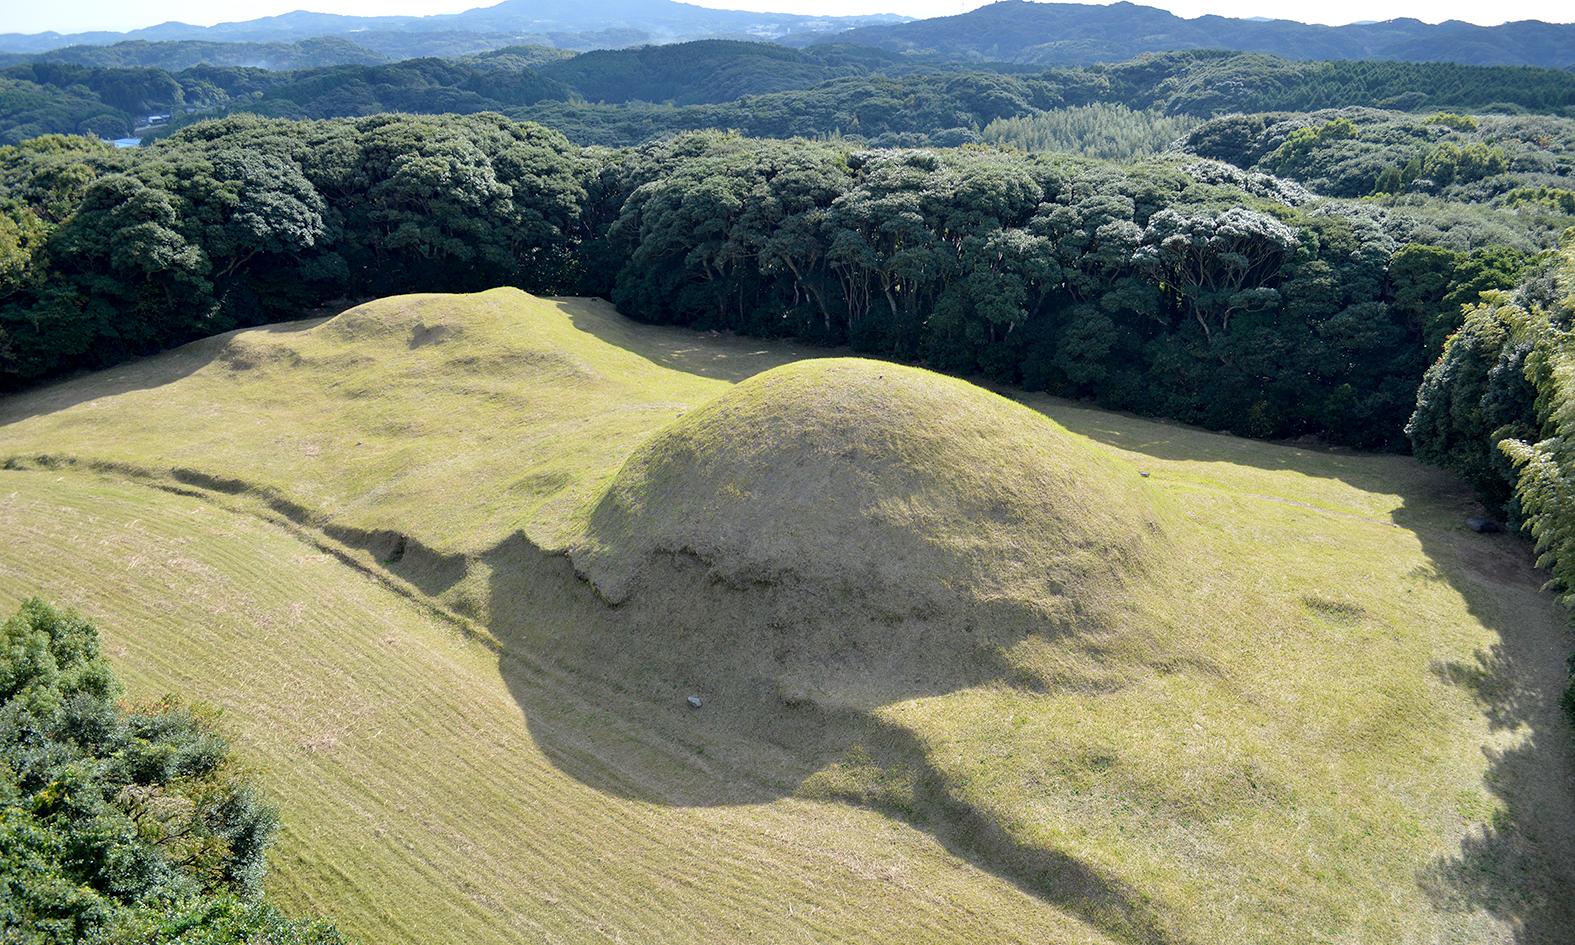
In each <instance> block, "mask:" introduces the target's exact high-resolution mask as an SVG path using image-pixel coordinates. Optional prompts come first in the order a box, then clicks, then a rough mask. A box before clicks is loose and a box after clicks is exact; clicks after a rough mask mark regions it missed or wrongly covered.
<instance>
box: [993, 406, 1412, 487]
mask: <svg viewBox="0 0 1575 945" xmlns="http://www.w3.org/2000/svg"><path fill="white" fill-rule="evenodd" d="M1002 393H1005V394H1006V395H1007V396H1009V397H1011V398H1012V399H1014V400H1016V401H1018V402H1019V403H1022V404H1024V405H1025V406H1028V407H1032V408H1033V409H1035V410H1038V411H1040V412H1041V413H1044V414H1047V415H1049V416H1050V417H1051V418H1052V419H1054V420H1055V421H1056V422H1057V423H1059V424H1061V425H1062V426H1064V427H1066V428H1067V429H1068V430H1071V431H1072V432H1073V433H1077V434H1079V435H1081V436H1086V437H1088V438H1089V439H1091V440H1094V441H1095V442H1097V443H1102V444H1104V445H1106V446H1111V447H1115V448H1116V449H1119V450H1124V451H1127V452H1131V453H1137V454H1140V455H1143V456H1147V457H1149V458H1151V459H1163V460H1182V461H1189V462H1205V463H1226V464H1229V465H1232V466H1244V467H1250V468H1253V469H1264V470H1270V471H1289V472H1298V473H1302V474H1305V475H1311V476H1318V477H1320V478H1327V479H1338V480H1340V481H1342V482H1345V483H1347V484H1349V485H1351V486H1353V487H1355V488H1357V489H1361V490H1364V491H1367V492H1378V493H1387V492H1394V491H1395V489H1396V483H1395V481H1394V478H1393V475H1392V473H1393V471H1392V470H1387V469H1383V468H1382V467H1381V464H1379V463H1375V462H1374V459H1375V458H1376V457H1377V456H1378V455H1381V454H1373V453H1361V452H1357V451H1355V450H1349V449H1345V448H1343V447H1338V446H1328V445H1325V444H1320V443H1316V442H1311V441H1309V442H1300V441H1296V442H1272V441H1271V442H1268V443H1267V444H1266V442H1265V441H1264V440H1253V439H1248V438H1246V437H1240V436H1236V435H1234V434H1231V433H1221V432H1215V431H1210V430H1203V429H1201V428H1199V427H1191V426H1187V425H1185V424H1182V423H1178V422H1176V421H1174V420H1164V419H1161V418H1158V417H1144V416H1139V415H1137V414H1129V413H1122V412H1120V411H1113V410H1108V409H1105V408H1102V407H1094V406H1091V405H1088V404H1083V403H1077V402H1074V401H1070V400H1064V399H1061V398H1057V397H1051V396H1050V395H1048V394H1035V393H1024V392H1022V391H1002ZM1266 445H1267V446H1271V447H1273V448H1272V449H1266V448H1265V446H1266ZM1387 458H1390V459H1393V460H1394V461H1396V462H1404V461H1405V459H1404V457H1401V456H1399V455H1394V456H1391V457H1387ZM1440 478H1442V477H1440Z"/></svg>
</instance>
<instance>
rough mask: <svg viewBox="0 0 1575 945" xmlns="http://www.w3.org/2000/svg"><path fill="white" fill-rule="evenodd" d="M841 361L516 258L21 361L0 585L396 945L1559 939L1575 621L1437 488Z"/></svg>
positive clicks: (1429, 475) (317, 888)
mask: <svg viewBox="0 0 1575 945" xmlns="http://www.w3.org/2000/svg"><path fill="white" fill-rule="evenodd" d="M805 356H806V352H803V351H798V350H794V349H791V348H789V347H787V346H783V345H777V344H769V343H763V342H745V341H740V340H735V339H728V338H717V337H709V336H704V335H697V334H692V333H686V332H679V331H670V330H663V329H655V328H649V327H642V326H637V325H633V324H631V323H628V322H626V321H623V320H622V319H620V318H618V316H617V315H616V314H614V313H612V312H611V310H610V309H609V308H608V307H607V306H606V305H605V304H603V303H595V302H580V301H566V302H548V301H543V300H533V299H530V298H528V297H526V296H523V295H521V294H519V293H516V292H512V291H496V292H491V293H484V294H481V295H477V296H466V297H415V298H406V299H393V300H387V301H384V302H379V303H374V304H372V305H369V306H363V307H361V308H358V309H355V310H352V311H351V312H348V313H346V314H344V315H341V316H339V317H337V318H335V319H331V320H328V321H325V322H314V323H299V324H296V325H290V326H280V327H277V328H274V329H269V330H262V331H252V332H245V333H241V334H238V335H232V336H225V337H221V338H216V339H210V340H208V341H204V342H201V343H198V344H196V345H192V346H188V347H187V348H183V349H180V350H179V351H175V352H172V353H170V354H167V355H164V356H160V357H158V358H154V359H150V360H148V361H144V362H140V363H137V364H132V365H126V366H123V367H121V368H117V369H115V370H113V371H109V372H104V373H101V374H97V375H92V376H88V377H84V378H80V379H77V380H74V381H70V382H67V383H64V384H60V385H56V386H54V387H51V388H47V389H44V390H41V391H37V392H33V393H31V394H28V395H25V396H21V397H14V398H11V399H9V400H8V401H7V402H6V403H5V404H4V405H0V422H3V423H4V424H5V426H4V427H3V428H0V459H6V460H9V466H10V467H11V468H9V469H7V470H6V471H4V472H0V487H3V488H0V521H3V523H4V525H5V527H6V529H7V534H8V542H7V543H6V544H5V546H4V547H3V548H0V595H3V596H4V597H5V598H7V599H8V600H9V599H13V598H20V597H22V596H26V595H28V594H32V593H42V594H44V595H46V596H51V597H54V598H56V599H58V600H60V601H62V602H65V603H70V604H73V605H75V606H78V607H80V608H81V609H82V610H84V611H85V612H86V613H87V614H88V615H90V616H91V617H93V618H95V619H97V620H99V621H100V622H101V624H102V625H103V626H104V627H105V629H106V632H107V634H108V637H109V644H110V646H111V653H112V658H113V660H114V662H115V664H116V666H117V668H118V669H119V670H120V672H122V673H123V674H124V675H125V676H126V678H127V679H128V681H129V682H130V683H131V684H132V685H133V687H134V688H135V689H137V690H138V691H140V692H142V693H158V692H163V691H166V690H178V691H181V692H184V693H187V694H189V695H191V696H194V697H199V698H205V699H208V700H210V701H213V702H216V703H218V704H219V705H221V706H224V707H226V708H228V709H229V710H230V715H229V716H228V719H229V724H230V725H231V726H232V727H233V729H234V730H235V732H236V734H237V736H238V738H237V741H238V747H239V751H240V753H241V754H242V756H243V757H249V758H251V759H254V760H255V762H256V763H257V764H258V765H259V767H260V768H261V769H262V777H263V779H264V781H265V783H266V786H267V787H268V789H269V790H270V794H271V795H272V796H274V797H278V798H280V800H281V802H282V804H281V806H282V807H283V811H282V812H283V815H284V822H285V824H286V832H285V835H284V837H283V838H282V840H281V844H280V847H279V851H278V856H277V857H276V861H275V872H274V874H273V877H272V879H271V885H272V887H273V889H274V891H275V892H276V893H277V894H278V895H279V896H281V897H282V900H283V901H284V902H285V903H286V904H288V905H289V906H290V907H292V908H302V909H312V910H317V911H322V912H324V913H326V914H327V915H329V916H331V917H332V918H334V919H335V920H336V921H338V922H339V924H340V925H341V926H343V927H345V928H347V929H348V930H351V931H354V932H359V933H361V934H363V935H364V936H366V937H367V939H368V940H370V941H378V942H384V941H412V942H415V941H436V940H460V939H463V940H465V941H470V942H493V941H497V942H503V941H519V940H522V939H533V940H534V939H540V940H563V941H599V940H614V941H617V940H623V941H651V942H659V941H673V940H679V939H686V938H693V939H697V940H758V941H797V940H803V939H805V938H809V939H813V940H827V939H844V940H865V941H880V940H888V941H920V940H934V941H960V940H992V941H993V940H1001V941H1058V942H1060V941H1069V942H1070V941H1089V942H1114V941H1174V942H1182V941H1188V942H1206V941H1226V942H1230V941H1243V942H1248V941H1254V942H1255V941H1271V940H1272V941H1309V942H1311V941H1331V940H1336V941H1351V942H1374V943H1377V942H1385V943H1387V942H1405V941H1414V942H1424V941H1463V942H1494V941H1511V940H1518V941H1528V942H1538V941H1545V942H1557V941H1562V940H1563V939H1561V936H1563V935H1565V934H1566V932H1567V929H1568V928H1570V927H1571V923H1575V905H1572V904H1571V902H1570V899H1569V897H1568V895H1567V891H1568V889H1569V888H1571V883H1575V864H1572V863H1571V856H1572V853H1571V851H1572V850H1575V836H1572V834H1575V805H1572V800H1571V787H1570V785H1571V783H1572V780H1571V760H1570V739H1571V735H1570V731H1569V727H1568V725H1567V723H1566V722H1565V721H1564V720H1563V719H1562V717H1561V716H1560V715H1559V714H1558V711H1557V707H1556V705H1555V699H1556V693H1557V687H1558V685H1559V683H1560V680H1559V679H1558V678H1557V677H1558V675H1559V673H1558V668H1559V660H1558V654H1560V653H1562V652H1564V651H1565V650H1566V649H1567V644H1566V637H1565V634H1566V631H1565V629H1564V618H1563V615H1562V614H1561V613H1560V612H1559V610H1558V609H1557V607H1556V606H1555V604H1554V603H1553V601H1552V600H1551V598H1549V597H1548V596H1546V595H1544V594H1542V593H1540V592H1539V591H1538V583H1539V581H1538V578H1537V576H1536V574H1535V573H1534V572H1533V571H1532V570H1531V568H1530V565H1529V552H1528V551H1527V549H1526V548H1525V547H1524V546H1523V545H1522V544H1520V543H1519V542H1517V541H1516V540H1515V539H1513V538H1510V537H1508V536H1478V535H1475V534H1472V533H1469V532H1467V531H1465V530H1464V529H1463V527H1462V526H1461V525H1460V524H1459V523H1460V520H1461V517H1462V515H1463V514H1464V512H1465V510H1466V509H1467V508H1468V502H1467V499H1466V497H1465V496H1464V495H1463V494H1462V493H1461V492H1460V491H1459V490H1458V489H1457V488H1456V487H1455V486H1454V485H1453V484H1452V483H1450V482H1449V481H1448V480H1447V479H1445V478H1443V477H1441V476H1439V475H1437V474H1435V473H1433V472H1431V471H1428V470H1425V469H1422V468H1421V467H1419V466H1417V465H1416V464H1414V463H1413V462H1411V461H1409V460H1406V459H1402V458H1398V457H1366V456H1352V455H1348V454H1337V453H1324V452H1318V451H1311V450H1303V449H1296V448H1292V447H1286V446H1278V445H1271V444H1263V443H1252V442H1246V441H1240V440H1235V439H1231V438H1227V437H1220V436H1215V435H1211V434H1206V433H1201V432H1198V431H1193V430H1188V429H1183V428H1179V427H1174V426H1168V425H1162V424H1155V423H1150V422H1146V421H1142V420H1136V419H1131V418H1126V417H1120V416H1116V415H1112V414H1107V413H1101V412H1098V411H1092V410H1087V409H1083V408H1080V407H1072V406H1068V405H1065V404H1060V403H1054V402H1050V401H1044V400H1039V399H1033V398H1029V399H1027V401H1026V404H1027V407H1032V408H1035V410H1038V411H1040V413H1036V412H1035V411H1034V410H1030V409H1026V408H1025V407H1024V406H1021V405H1018V404H1013V403H1011V402H1010V401H1008V400H1006V399H1004V398H1000V397H997V396H995V395H993V394H988V393H986V392H983V391H981V390H979V389H977V388H973V387H971V386H969V385H967V384H963V383H961V382H957V381H953V380H949V379H945V378H941V377H938V376H935V375H930V374H926V373H925V372H920V371H915V370H912V369H908V368H901V367H893V366H889V365H879V364H873V363H870V362H860V361H851V360H831V361H822V362H812V363H797V362H800V361H801V360H802V359H803V358H804V357H805ZM784 365H786V366H785V367H784ZM773 368H775V369H776V370H770V369H773ZM763 371H769V373H766V374H764V375H763V376H760V377H757V378H755V379H754V380H749V381H747V382H746V383H742V384H740V383H739V382H740V381H745V379H746V378H749V377H751V376H753V375H756V374H759V373H760V372H763ZM1046 416H1048V419H1046ZM1142 472H1147V473H1148V474H1149V475H1148V476H1147V477H1143V476H1141V475H1140V473H1142ZM577 571H578V572H579V573H578V574H577V573H576V572H577ZM581 575H583V576H581ZM0 603H4V602H3V601H0ZM6 606H9V604H6ZM689 693H699V694H701V695H703V696H704V697H705V699H706V706H705V708H704V709H703V710H701V711H698V712H695V711H691V710H688V709H687V708H685V707H684V706H683V702H682V700H683V697H684V696H685V695H687V694H689ZM849 802H852V803H849ZM1517 937H1518V938H1517Z"/></svg>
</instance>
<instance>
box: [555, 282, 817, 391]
mask: <svg viewBox="0 0 1575 945" xmlns="http://www.w3.org/2000/svg"><path fill="white" fill-rule="evenodd" d="M549 301H551V302H552V303H553V304H555V305H557V306H558V308H559V310H560V311H562V312H563V313H564V314H565V315H567V316H568V318H569V321H570V323H571V324H573V325H574V327H575V328H578V329H579V330H580V331H583V332H585V333H587V334H591V335H595V336H596V338H597V339H598V340H599V341H603V342H606V343H607V344H610V345H613V346H614V347H618V348H622V349H623V350H625V351H628V352H629V353H630V354H634V355H638V356H639V357H641V358H644V359H645V360H647V361H650V362H651V363H652V364H657V365H661V366H662V367H665V368H671V369H672V370H675V371H683V372H684V373H686V374H695V375H698V376H700V377H708V378H712V379H714V380H723V381H734V382H736V381H742V380H745V379H746V378H749V377H753V376H754V375H756V374H759V373H760V372H761V371H767V370H770V369H771V368H774V367H779V366H781V365H783V364H788V363H790V362H793V361H802V360H805V359H806V358H825V357H833V356H836V355H838V354H846V353H847V352H846V351H838V350H835V349H830V348H815V347H811V346H809V345H805V344H802V343H799V342H793V341H785V340H781V339H773V340H771V341H762V340H761V339H759V338H747V337H745V336H743V335H735V334H732V333H731V332H718V331H711V332H702V331H697V330H695V329H693V328H682V327H676V326H668V325H647V324H643V323H640V322H635V321H633V320H632V319H630V318H628V317H626V316H624V315H622V314H620V313H619V312H618V310H617V308H615V307H614V306H613V304H612V303H611V302H607V301H604V300H602V299H585V298H562V297H557V298H552V299H549Z"/></svg>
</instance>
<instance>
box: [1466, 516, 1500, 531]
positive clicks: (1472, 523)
mask: <svg viewBox="0 0 1575 945" xmlns="http://www.w3.org/2000/svg"><path fill="white" fill-rule="evenodd" d="M1466 527H1467V528H1469V529H1471V530H1472V531H1474V532H1476V533H1477V534H1479V535H1492V534H1494V533H1496V532H1501V531H1503V530H1504V526H1502V525H1500V524H1499V523H1497V522H1495V521H1493V520H1492V519H1490V518H1487V517H1486V516H1482V515H1473V516H1471V517H1470V518H1468V519H1466Z"/></svg>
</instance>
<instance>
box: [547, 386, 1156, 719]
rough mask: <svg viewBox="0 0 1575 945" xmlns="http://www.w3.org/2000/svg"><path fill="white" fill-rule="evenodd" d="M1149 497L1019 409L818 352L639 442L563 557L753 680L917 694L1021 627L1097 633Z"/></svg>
mask: <svg viewBox="0 0 1575 945" xmlns="http://www.w3.org/2000/svg"><path fill="white" fill-rule="evenodd" d="M1154 501H1155V497H1154V496H1153V495H1152V494H1151V490H1150V489H1149V488H1148V487H1147V484H1146V482H1145V480H1143V479H1142V478H1140V477H1139V475H1138V472H1137V469H1136V467H1134V466H1133V465H1131V464H1130V463H1126V462H1121V461H1117V460H1114V459H1112V458H1111V457H1110V456H1109V455H1108V454H1106V453H1102V452H1100V451H1097V450H1095V449H1092V448H1090V446H1089V444H1088V443H1086V442H1083V441H1079V440H1078V439H1077V438H1075V437H1073V436H1072V435H1071V434H1069V433H1068V432H1067V431H1066V430H1065V429H1063V428H1062V427H1060V426H1058V425H1057V424H1055V423H1053V422H1052V421H1050V420H1049V419H1048V418H1046V417H1045V416H1044V415H1043V414H1041V413H1038V412H1037V411H1033V410H1029V409H1028V408H1026V407H1024V406H1022V405H1021V404H1017V403H1014V402H1012V401H1010V400H1007V399H1006V398H1003V397H1000V396H998V395H996V394H993V393H990V392H989V391H985V390H983V389H981V388H978V387H975V386H974V385H972V384H968V383H966V382H964V381H959V380H956V379H953V378H948V377H945V376H942V375H938V374H934V373H932V372H929V371H923V370H918V369H915V368H909V367H901V366H896V365H892V364H886V363H882V362H878V361H868V360H861V359H856V358H827V359H820V360H814V361H801V362H797V363H794V364H790V365H786V366H783V367H779V368H776V369H773V370H770V371H767V372H765V373H763V374H760V375H757V376H755V377H753V378H751V379H749V380H747V381H744V382H743V383H741V384H739V385H737V386H736V387H734V388H732V389H731V390H730V391H728V392H727V393H726V394H724V395H722V396H721V397H718V398H717V399H715V400H713V401H711V402H710V403H708V404H706V405H704V406H703V407H701V408H699V409H698V410H695V411H692V412H689V413H687V414H685V415H684V416H683V417H682V418H680V419H679V420H677V421H676V422H674V423H673V424H671V425H670V426H669V427H667V428H666V429H664V430H662V431H661V432H660V433H658V434H656V435H655V436H653V437H651V439H649V440H648V441H647V442H646V444H645V445H644V446H643V447H642V448H640V449H639V450H638V451H636V452H635V453H634V454H633V455H632V456H631V457H630V458H629V460H628V461H627V462H626V463H625V464H624V466H623V468H622V470H621V471H620V472H619V474H618V476H617V478H616V479H614V480H613V481H612V483H610V485H609V487H608V489H607V491H606V492H605V494H604V495H603V496H602V497H601V499H600V501H599V502H598V504H597V505H596V507H595V509H594V510H593V511H592V513H591V514H590V517H589V527H588V528H587V530H586V533H585V536H584V537H583V538H582V539H581V540H580V541H578V542H576V543H575V544H574V545H573V546H572V547H571V557H572V558H573V561H574V563H575V566H576V568H577V570H579V572H580V573H581V574H582V575H583V576H585V577H586V578H588V579H589V580H590V581H591V582H592V583H593V584H594V585H595V586H596V588H597V590H598V591H599V592H600V593H601V595H602V596H603V598H604V599H606V600H608V601H609V602H612V603H614V604H621V603H624V602H626V601H627V600H628V599H629V598H630V597H631V596H632V595H634V594H637V593H640V594H646V595H656V596H658V597H659V598H660V599H661V600H663V601H664V604H663V606H662V608H661V609H662V610H664V611H666V612H669V613H673V612H679V613H684V614H687V615H689V620H688V623H687V627H688V628H689V629H692V630H693V631H694V634H695V635H697V636H698V637H700V638H701V639H700V641H699V642H700V643H701V647H700V648H701V649H703V650H704V651H706V652H707V653H713V654H714V653H715V652H716V651H717V650H718V649H722V650H730V651H731V650H736V651H738V652H739V654H740V656H741V658H742V659H743V660H744V661H745V662H746V663H747V666H748V668H749V670H750V671H751V672H760V671H762V664H766V668H765V669H764V671H765V672H767V673H768V674H770V675H778V674H780V673H783V672H786V673H788V674H790V675H793V676H795V677H799V678H800V681H801V682H803V681H804V680H808V679H810V678H819V679H822V680H825V679H828V678H838V679H841V680H843V681H844V682H848V681H852V680H853V679H854V678H856V677H859V676H863V677H866V678H864V679H863V680H861V681H860V686H861V689H863V690H866V691H867V690H868V687H869V686H870V685H877V688H884V689H887V690H889V689H890V688H891V687H892V686H898V687H904V688H911V687H912V686H913V685H914V682H915V680H926V681H927V683H928V684H927V685H924V686H923V688H925V689H931V690H933V689H935V688H937V687H941V688H949V687H947V686H945V685H944V683H942V682H941V679H940V677H942V676H957V675H958V673H959V670H960V669H964V670H965V671H964V672H963V673H962V675H963V676H964V677H965V678H969V679H972V678H974V677H977V676H978V672H977V671H976V670H977V669H978V664H979V661H980V660H985V661H988V660H990V659H991V658H992V657H993V655H994V653H995V651H997V650H998V649H1000V648H1004V647H1010V646H1012V645H1013V644H1015V643H1016V642H1017V641H1019V640H1021V639H1022V638H1024V637H1026V636H1029V635H1031V634H1041V635H1060V634H1066V633H1075V632H1078V631H1080V630H1085V629H1090V628H1094V627H1098V626H1101V625H1103V624H1104V623H1105V622H1106V621H1107V620H1108V618H1109V614H1110V612H1111V606H1110V605H1111V604H1112V603H1113V602H1115V601H1117V600H1118V599H1119V598H1120V596H1121V593H1122V592H1121V587H1122V585H1123V583H1125V582H1126V581H1128V580H1131V579H1133V578H1138V577H1140V575H1141V570H1142V568H1143V566H1144V562H1145V561H1146V560H1147V558H1148V555H1149V553H1150V552H1151V551H1152V550H1153V546H1154V545H1156V544H1157V543H1158V542H1159V541H1160V532H1161V529H1160V526H1159V524H1158V518H1157V516H1156V514H1155V511H1154ZM740 596H742V597H744V598H746V599H747V600H748V605H747V606H746V607H745V608H743V612H742V614H741V615H740V617H738V618H736V619H730V620H726V621H721V622H719V621H717V620H716V619H715V616H716V613H717V611H718V609H719V608H720V607H723V606H725V605H724V604H722V603H720V602H719V601H718V600H716V598H719V597H720V598H731V599H735V600H736V599H738V598H739V597H740ZM882 682H884V683H886V684H887V685H886V686H884V687H879V686H878V684H880V683H882ZM822 688H824V687H822ZM889 694H890V693H889V692H886V693H882V694H881V695H883V696H884V695H889Z"/></svg>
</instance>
